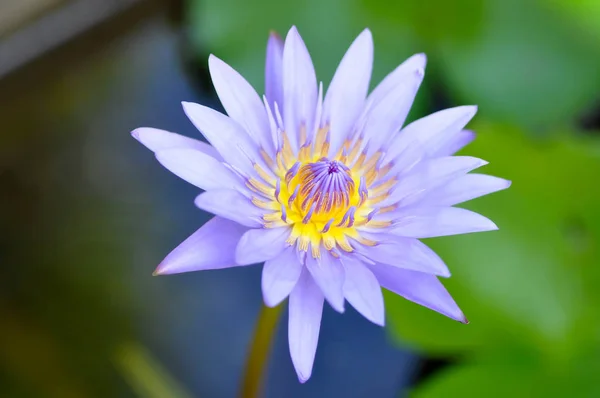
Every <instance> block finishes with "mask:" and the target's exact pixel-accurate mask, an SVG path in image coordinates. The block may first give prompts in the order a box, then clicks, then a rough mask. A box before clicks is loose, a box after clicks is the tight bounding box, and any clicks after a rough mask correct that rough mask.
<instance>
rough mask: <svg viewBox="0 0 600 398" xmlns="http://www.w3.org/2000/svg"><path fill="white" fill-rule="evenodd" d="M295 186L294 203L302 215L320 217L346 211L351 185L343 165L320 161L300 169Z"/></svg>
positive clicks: (347, 170) (346, 168)
mask: <svg viewBox="0 0 600 398" xmlns="http://www.w3.org/2000/svg"><path fill="white" fill-rule="evenodd" d="M298 186H299V191H298V199H297V201H298V202H299V208H300V209H301V211H302V212H303V213H304V214H306V215H308V214H309V213H313V214H315V215H323V214H327V213H331V212H332V211H335V210H340V209H347V208H348V207H349V206H350V198H351V195H352V194H353V193H354V186H355V184H354V181H353V180H352V175H351V173H350V169H349V168H348V167H346V165H344V164H343V163H340V162H338V161H335V160H333V161H331V160H328V159H327V158H322V159H320V160H319V161H318V162H315V163H307V164H305V165H304V166H302V167H300V170H299V172H298Z"/></svg>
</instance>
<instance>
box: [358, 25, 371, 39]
mask: <svg viewBox="0 0 600 398" xmlns="http://www.w3.org/2000/svg"><path fill="white" fill-rule="evenodd" d="M358 37H361V38H362V37H364V38H365V39H364V40H369V41H373V32H371V29H369V28H364V29H363V30H362V32H360V34H359V35H358Z"/></svg>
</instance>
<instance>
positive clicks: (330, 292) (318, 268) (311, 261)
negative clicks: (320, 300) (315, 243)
mask: <svg viewBox="0 0 600 398" xmlns="http://www.w3.org/2000/svg"><path fill="white" fill-rule="evenodd" d="M306 268H308V270H309V271H310V274H311V275H312V277H313V278H314V280H315V282H316V283H317V285H318V286H319V288H320V289H321V291H322V292H323V294H324V295H325V298H326V299H327V301H328V302H329V304H331V306H332V307H333V309H334V310H336V311H337V312H344V293H343V285H344V268H343V267H342V263H341V262H340V260H338V259H336V258H334V257H333V256H332V255H331V254H329V252H328V251H327V250H322V251H321V258H320V259H315V258H313V257H312V256H311V255H310V254H309V255H307V256H306Z"/></svg>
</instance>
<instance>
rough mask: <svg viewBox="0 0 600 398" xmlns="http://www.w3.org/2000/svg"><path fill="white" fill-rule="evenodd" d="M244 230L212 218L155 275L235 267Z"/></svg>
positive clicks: (223, 220) (230, 223)
mask: <svg viewBox="0 0 600 398" xmlns="http://www.w3.org/2000/svg"><path fill="white" fill-rule="evenodd" d="M247 230H248V228H245V227H243V226H242V225H240V224H238V223H236V222H233V221H230V220H226V219H224V218H221V217H214V218H213V219H211V220H210V221H208V222H207V223H206V224H204V225H203V226H202V227H200V229H198V230H197V231H196V232H194V233H193V234H192V235H191V236H190V237H189V238H187V239H186V240H185V241H183V242H182V243H181V244H180V245H179V246H177V247H176V248H175V249H174V250H173V251H172V252H171V253H169V255H168V256H167V257H166V258H165V259H164V260H163V261H162V262H161V263H160V265H159V266H158V268H156V271H154V274H155V275H167V274H178V273H181V272H190V271H200V270H206V269H220V268H228V267H235V266H237V264H236V262H235V258H234V257H235V256H234V253H235V248H236V246H237V244H238V242H239V240H240V238H241V237H242V235H243V234H244V233H245V232H246V231H247Z"/></svg>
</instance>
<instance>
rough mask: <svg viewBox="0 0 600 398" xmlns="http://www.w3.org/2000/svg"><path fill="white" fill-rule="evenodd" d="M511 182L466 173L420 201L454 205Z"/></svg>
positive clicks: (503, 187)
mask: <svg viewBox="0 0 600 398" xmlns="http://www.w3.org/2000/svg"><path fill="white" fill-rule="evenodd" d="M510 184H511V182H510V181H508V180H505V179H503V178H498V177H493V176H488V175H485V174H465V175H463V176H460V177H458V178H456V179H454V180H452V181H450V182H449V183H447V184H445V185H442V186H440V187H439V188H436V189H434V190H431V191H430V192H429V193H427V195H426V196H425V197H424V198H423V199H421V200H420V201H419V204H423V205H429V206H454V205H457V204H459V203H463V202H466V201H469V200H471V199H475V198H478V197H480V196H484V195H487V194H490V193H493V192H497V191H501V190H503V189H506V188H508V187H510Z"/></svg>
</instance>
